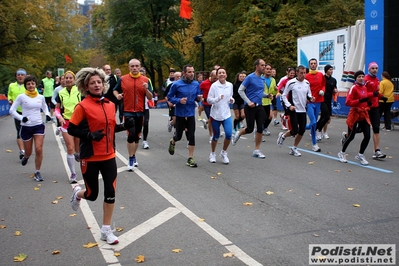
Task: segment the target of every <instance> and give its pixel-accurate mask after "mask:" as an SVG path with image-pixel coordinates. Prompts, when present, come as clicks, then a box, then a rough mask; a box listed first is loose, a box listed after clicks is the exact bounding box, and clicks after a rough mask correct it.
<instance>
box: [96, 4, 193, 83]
mask: <svg viewBox="0 0 399 266" xmlns="http://www.w3.org/2000/svg"><path fill="white" fill-rule="evenodd" d="M179 4H180V1H177V0H151V1H146V0H135V1H129V0H116V1H115V0H104V1H103V3H102V4H101V5H100V6H97V7H96V8H95V9H94V11H93V13H92V21H93V28H94V29H95V32H96V34H97V37H98V39H99V40H101V44H100V45H101V48H102V49H104V50H105V52H106V54H107V55H108V57H109V58H112V59H113V60H116V62H117V63H118V64H122V63H126V62H127V61H129V60H130V59H132V58H137V59H138V60H140V61H141V65H142V66H144V67H145V68H146V69H147V73H148V74H149V75H150V77H151V80H152V81H153V84H157V85H156V86H155V87H156V88H161V87H162V84H163V81H164V76H163V71H165V70H167V69H169V68H170V67H177V68H179V67H181V66H182V65H183V64H184V62H185V60H184V57H183V53H182V51H183V47H182V39H185V29H186V28H187V26H188V22H187V21H186V20H184V19H182V18H180V17H179ZM165 72H166V71H165Z"/></svg>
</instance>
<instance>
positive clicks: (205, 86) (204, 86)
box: [200, 79, 212, 106]
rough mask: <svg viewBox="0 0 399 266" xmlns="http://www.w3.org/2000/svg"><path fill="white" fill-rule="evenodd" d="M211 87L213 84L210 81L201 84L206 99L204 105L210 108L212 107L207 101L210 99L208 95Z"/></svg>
mask: <svg viewBox="0 0 399 266" xmlns="http://www.w3.org/2000/svg"><path fill="white" fill-rule="evenodd" d="M211 86H212V82H211V81H210V80H209V79H207V80H205V81H203V82H201V84H200V90H201V91H202V96H203V98H204V101H203V102H202V105H208V106H210V105H211V104H209V103H208V102H207V101H206V99H208V93H209V90H210V89H211Z"/></svg>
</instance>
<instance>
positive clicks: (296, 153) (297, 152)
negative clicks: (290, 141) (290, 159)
mask: <svg viewBox="0 0 399 266" xmlns="http://www.w3.org/2000/svg"><path fill="white" fill-rule="evenodd" d="M290 154H291V155H294V156H295V157H299V156H301V155H302V154H301V153H300V152H299V151H298V149H297V148H294V147H291V150H290Z"/></svg>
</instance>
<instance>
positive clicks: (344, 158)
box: [338, 151, 348, 163]
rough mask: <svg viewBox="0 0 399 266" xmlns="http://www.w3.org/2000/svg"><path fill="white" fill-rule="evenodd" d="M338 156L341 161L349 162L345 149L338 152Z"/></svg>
mask: <svg viewBox="0 0 399 266" xmlns="http://www.w3.org/2000/svg"><path fill="white" fill-rule="evenodd" d="M338 158H339V161H340V162H341V163H347V162H348V160H347V159H346V153H345V152H343V151H340V152H338Z"/></svg>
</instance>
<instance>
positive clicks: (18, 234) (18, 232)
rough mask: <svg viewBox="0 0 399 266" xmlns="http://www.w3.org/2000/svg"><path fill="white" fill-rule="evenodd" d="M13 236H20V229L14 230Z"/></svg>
mask: <svg viewBox="0 0 399 266" xmlns="http://www.w3.org/2000/svg"><path fill="white" fill-rule="evenodd" d="M14 236H22V233H21V231H15V233H14Z"/></svg>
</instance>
